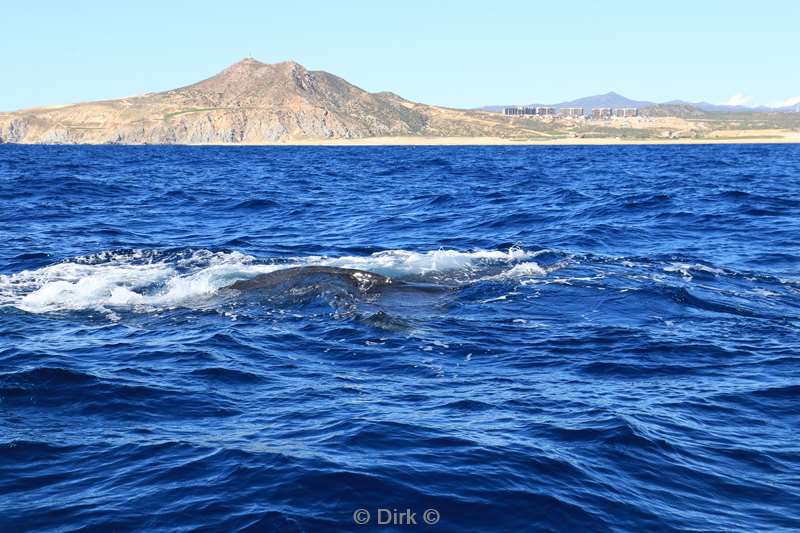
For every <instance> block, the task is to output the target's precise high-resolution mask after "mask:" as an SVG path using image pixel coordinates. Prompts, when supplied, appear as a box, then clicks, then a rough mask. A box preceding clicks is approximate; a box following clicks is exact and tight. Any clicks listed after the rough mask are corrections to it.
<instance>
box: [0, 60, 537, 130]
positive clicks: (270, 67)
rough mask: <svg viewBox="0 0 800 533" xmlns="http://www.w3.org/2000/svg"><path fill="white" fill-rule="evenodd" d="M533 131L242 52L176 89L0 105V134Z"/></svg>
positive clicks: (300, 66) (495, 119)
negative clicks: (42, 104)
mask: <svg viewBox="0 0 800 533" xmlns="http://www.w3.org/2000/svg"><path fill="white" fill-rule="evenodd" d="M533 134H535V132H527V133H526V131H525V130H524V129H520V127H519V126H518V125H517V126H512V125H511V124H510V123H509V122H508V121H504V120H500V119H499V118H498V117H495V116H493V115H491V114H488V113H478V112H470V111H458V110H453V109H447V108H441V107H435V106H428V105H424V104H418V103H415V102H411V101H408V100H405V99H403V98H401V97H399V96H397V95H395V94H392V93H388V92H383V93H369V92H367V91H364V90H363V89H360V88H358V87H356V86H355V85H352V84H350V83H348V82H347V81H345V80H343V79H342V78H339V77H337V76H334V75H332V74H329V73H327V72H323V71H311V70H307V69H306V68H304V67H303V66H302V65H299V64H297V63H295V62H292V61H287V62H283V63H276V64H265V63H261V62H259V61H256V60H254V59H250V58H248V59H244V60H243V61H240V62H238V63H236V64H234V65H231V66H230V67H228V68H226V69H225V70H223V71H222V72H220V73H219V74H217V75H215V76H213V77H211V78H209V79H206V80H203V81H201V82H198V83H195V84H193V85H189V86H187V87H181V88H179V89H174V90H170V91H165V92H159V93H151V94H145V95H142V96H136V97H131V98H122V99H118V100H107V101H100V102H89V103H82V104H74V105H67V106H57V107H49V108H34V109H28V110H22V111H17V112H14V113H4V114H0V142H5V143H56V144H58V143H92V144H104V143H118V144H150V143H152V144H212V143H243V144H264V143H280V142H292V141H303V140H312V141H313V140H324V139H357V138H369V137H396V136H412V137H414V136H432V137H437V136H455V137H473V136H474V137H484V136H492V137H513V136H516V137H519V136H523V137H525V136H526V135H533Z"/></svg>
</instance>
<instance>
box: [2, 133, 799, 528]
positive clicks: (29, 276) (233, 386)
mask: <svg viewBox="0 0 800 533" xmlns="http://www.w3.org/2000/svg"><path fill="white" fill-rule="evenodd" d="M0 242H2V247H0V530H2V531H23V530H49V531H73V530H81V531H84V530H85V531H90V530H97V531H127V530H147V531H190V530H191V531H194V530H199V531H215V530H219V531H328V530H332V531H350V530H358V529H362V530H381V531H391V530H396V531H407V530H409V529H415V528H418V529H430V530H441V531H539V530H541V531H732V530H738V531H754V530H761V531H766V530H770V531H776V530H791V529H798V528H800V474H799V473H800V444H798V431H799V430H800V415H799V414H798V412H799V409H798V408H800V366H799V365H798V363H800V146H788V145H784V146H782V145H771V146H767V145H739V146H724V145H723V146H639V147H636V146H624V147H600V146H598V147H441V148H440V147H374V148H366V147H352V148H345V147H308V148H305V147H263V148H262V147H252V148H250V147H247V148H238V147H218V148H217V147H47V146H38V147H37V146H29V147H23V146H0ZM313 265H323V266H335V267H344V268H356V269H361V270H366V271H370V272H374V273H378V274H383V275H385V276H388V277H389V278H391V280H392V281H393V282H395V283H396V284H398V286H400V287H410V288H412V290H398V291H395V292H393V293H391V294H361V293H358V292H357V291H356V292H352V291H347V290H344V292H342V290H341V289H342V287H341V286H340V285H341V284H337V283H334V282H333V281H332V282H331V283H330V284H327V283H328V282H326V280H324V279H322V280H320V279H319V278H317V277H313V276H309V277H307V278H304V277H302V276H300V277H299V279H298V280H297V281H296V283H295V284H294V285H291V286H287V287H282V288H279V289H276V290H274V291H272V292H271V293H253V294H247V293H245V292H241V291H232V290H231V289H226V288H225V287H227V286H228V285H230V284H232V283H233V282H235V281H237V280H244V279H251V278H254V277H255V276H257V275H259V274H265V273H269V272H277V271H280V270H282V269H286V268H291V267H297V266H301V267H302V266H313ZM334 281H335V280H334ZM362 510H363V511H362ZM395 510H396V513H395ZM406 510H410V512H411V513H414V514H413V515H409V514H405V513H406ZM364 511H365V512H366V513H367V514H365V513H364ZM403 517H406V519H407V520H406V521H408V520H411V521H416V522H417V525H416V526H415V525H413V524H412V525H401V524H400V522H401V521H402V520H403ZM357 521H366V522H367V524H366V525H358V524H357V523H356V522H357ZM386 521H388V522H390V523H389V524H379V522H386ZM426 521H427V522H437V523H435V524H433V525H430V524H426Z"/></svg>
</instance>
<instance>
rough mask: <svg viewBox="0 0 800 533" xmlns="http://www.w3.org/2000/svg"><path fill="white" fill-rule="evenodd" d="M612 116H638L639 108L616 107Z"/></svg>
mask: <svg viewBox="0 0 800 533" xmlns="http://www.w3.org/2000/svg"><path fill="white" fill-rule="evenodd" d="M614 116H615V117H617V118H627V117H638V116H639V110H638V109H636V108H635V107H618V108H617V109H615V110H614Z"/></svg>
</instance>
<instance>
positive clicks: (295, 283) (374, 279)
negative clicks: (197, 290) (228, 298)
mask: <svg viewBox="0 0 800 533" xmlns="http://www.w3.org/2000/svg"><path fill="white" fill-rule="evenodd" d="M391 283H392V280H391V279H390V278H387V277H386V276H382V275H380V274H375V273H373V272H367V271H366V270H357V269H354V268H339V267H327V266H300V267H291V268H285V269H282V270H276V271H274V272H268V273H266V274H259V275H258V276H256V277H255V278H252V279H246V280H240V281H237V282H235V283H232V284H230V285H228V286H227V287H225V288H226V289H234V290H237V291H242V292H244V291H247V292H252V291H268V292H276V291H279V292H283V291H292V290H297V289H303V288H306V287H311V286H316V285H320V286H323V287H326V288H342V289H346V290H348V292H350V291H352V292H358V293H361V294H367V293H369V292H372V291H374V290H376V289H379V288H381V287H385V286H387V285H390V284H391Z"/></svg>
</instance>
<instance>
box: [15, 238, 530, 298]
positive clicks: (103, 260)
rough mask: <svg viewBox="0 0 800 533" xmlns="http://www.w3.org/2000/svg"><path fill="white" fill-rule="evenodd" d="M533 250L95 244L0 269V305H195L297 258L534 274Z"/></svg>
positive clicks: (383, 269) (410, 271)
mask: <svg viewBox="0 0 800 533" xmlns="http://www.w3.org/2000/svg"><path fill="white" fill-rule="evenodd" d="M539 253H542V252H527V251H525V250H522V249H520V248H511V249H510V250H508V251H505V252H504V251H485V250H479V251H472V252H459V251H455V250H434V251H429V252H413V251H407V250H390V251H385V252H379V253H375V254H372V255H369V256H343V257H321V256H310V257H298V258H294V259H290V260H288V261H285V262H283V263H279V264H278V263H263V262H258V261H256V260H255V258H253V257H251V256H247V255H244V254H241V253H239V252H231V253H225V252H211V251H208V250H197V251H193V252H186V253H181V254H173V255H172V256H170V257H169V259H165V258H164V255H163V254H160V253H158V252H154V251H141V250H135V251H129V252H100V253H97V254H92V255H89V256H83V257H78V258H74V259H72V260H69V261H64V262H61V263H56V264H54V265H49V266H46V267H42V268H39V269H36V270H25V271H22V272H19V273H16V274H11V275H0V306H14V307H16V308H18V309H21V310H23V311H27V312H31V313H44V312H54V311H69V310H97V311H101V312H107V313H113V310H114V309H119V308H127V309H132V310H135V311H145V312H146V311H151V310H157V309H165V308H174V307H196V306H202V305H205V304H207V303H208V301H209V299H210V298H212V297H213V296H214V295H215V294H216V293H217V292H218V290H219V289H220V288H222V287H225V286H227V285H230V284H231V283H233V282H234V281H236V280H240V279H247V278H252V277H254V276H256V275H258V274H261V273H266V272H272V271H275V270H279V269H282V268H289V267H293V266H303V265H324V266H337V267H343V268H357V269H362V270H368V271H370V272H376V273H379V274H384V275H387V276H389V277H395V278H403V277H407V276H424V275H428V274H442V275H447V274H448V273H458V274H459V276H460V278H459V279H464V277H465V276H466V277H469V278H471V279H487V277H486V276H482V275H480V273H481V272H482V271H481V269H485V268H492V269H494V270H495V271H497V270H500V274H493V275H491V276H488V278H493V277H497V276H502V277H515V276H531V275H537V276H538V275H544V274H545V270H544V269H542V268H541V267H540V266H539V265H538V264H536V263H535V262H533V261H526V260H528V259H530V258H532V257H535V256H536V255H538V254H539ZM520 261H522V262H520ZM472 274H475V277H472Z"/></svg>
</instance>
